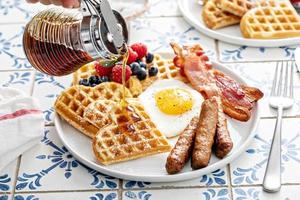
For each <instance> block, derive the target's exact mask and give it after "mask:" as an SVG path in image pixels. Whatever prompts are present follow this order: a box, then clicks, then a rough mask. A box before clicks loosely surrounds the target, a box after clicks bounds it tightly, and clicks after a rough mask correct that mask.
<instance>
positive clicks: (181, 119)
mask: <svg viewBox="0 0 300 200" xmlns="http://www.w3.org/2000/svg"><path fill="white" fill-rule="evenodd" d="M173 88H174V89H176V88H177V89H184V90H186V91H188V92H190V94H191V96H192V98H193V107H192V109H191V110H189V111H187V112H185V113H183V114H180V115H168V114H165V113H163V112H161V111H160V109H159V108H158V107H157V105H156V102H155V94H156V93H157V92H159V91H161V90H165V89H173ZM139 100H140V102H141V104H142V105H143V106H144V108H145V111H146V112H147V113H148V115H149V116H150V118H151V120H152V121H153V123H154V124H155V125H156V127H157V128H158V130H159V131H160V132H162V133H163V134H164V135H165V136H166V137H168V138H170V137H175V136H177V135H179V134H180V133H181V132H182V131H183V130H184V129H185V127H186V126H187V125H188V124H189V123H190V121H191V119H192V118H193V117H194V116H199V114H200V111H201V105H202V102H203V101H204V99H203V97H202V96H201V94H200V93H199V92H197V91H196V90H194V89H193V88H192V87H190V86H188V85H187V84H185V83H183V82H181V81H178V80H175V79H167V80H158V81H155V82H154V83H153V84H152V85H151V86H150V87H148V88H147V89H146V90H145V91H144V92H143V93H142V94H141V95H140V96H139Z"/></svg>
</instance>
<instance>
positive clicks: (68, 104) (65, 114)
mask: <svg viewBox="0 0 300 200" xmlns="http://www.w3.org/2000/svg"><path fill="white" fill-rule="evenodd" d="M125 93H126V97H132V95H131V93H130V91H129V90H128V89H126V90H125ZM122 98H123V86H122V85H121V84H118V83H114V82H107V83H101V84H100V85H98V86H96V87H85V86H81V85H75V86H72V87H70V88H68V89H66V90H65V91H63V92H62V94H61V95H60V96H59V97H58V98H57V100H56V102H55V105H54V107H55V110H56V112H57V113H58V114H59V115H60V116H61V117H62V118H63V119H65V120H66V121H67V122H68V123H69V124H71V125H72V126H73V127H75V128H76V129H78V130H79V131H81V132H82V133H84V134H85V135H87V136H89V137H91V138H93V137H94V136H95V135H96V133H97V132H98V128H97V127H96V126H94V125H93V124H91V123H89V122H88V121H87V120H86V119H84V118H83V114H84V110H85V108H86V107H87V106H88V105H89V104H90V103H91V102H94V101H96V100H99V99H107V100H111V101H115V102H119V101H120V100H121V99H122Z"/></svg>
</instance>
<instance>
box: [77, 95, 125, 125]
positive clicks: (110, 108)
mask: <svg viewBox="0 0 300 200" xmlns="http://www.w3.org/2000/svg"><path fill="white" fill-rule="evenodd" d="M115 109H120V104H119V103H117V102H114V101H112V100H107V99H101V100H97V101H95V102H92V103H90V104H89V105H88V106H87V107H86V108H85V110H84V113H83V118H84V119H86V120H87V121H89V122H90V123H91V124H94V125H95V126H96V127H97V128H98V129H100V128H102V127H104V126H106V125H108V124H111V123H115V122H116V121H115V120H114V119H112V117H111V115H110V113H114V110H115Z"/></svg>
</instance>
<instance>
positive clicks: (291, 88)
mask: <svg viewBox="0 0 300 200" xmlns="http://www.w3.org/2000/svg"><path fill="white" fill-rule="evenodd" d="M294 66H295V61H293V62H292V65H291V69H290V71H291V78H290V88H289V89H290V97H291V98H294Z"/></svg>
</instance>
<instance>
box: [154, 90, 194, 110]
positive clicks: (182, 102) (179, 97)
mask: <svg viewBox="0 0 300 200" xmlns="http://www.w3.org/2000/svg"><path fill="white" fill-rule="evenodd" d="M155 102H156V105H157V107H158V108H159V109H160V111H162V112H163V113H165V114H168V115H180V114H183V113H185V112H187V111H189V110H191V109H192V107H193V98H192V95H191V93H190V92H189V91H187V90H184V89H179V88H175V89H165V90H161V91H159V92H157V93H156V94H155Z"/></svg>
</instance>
